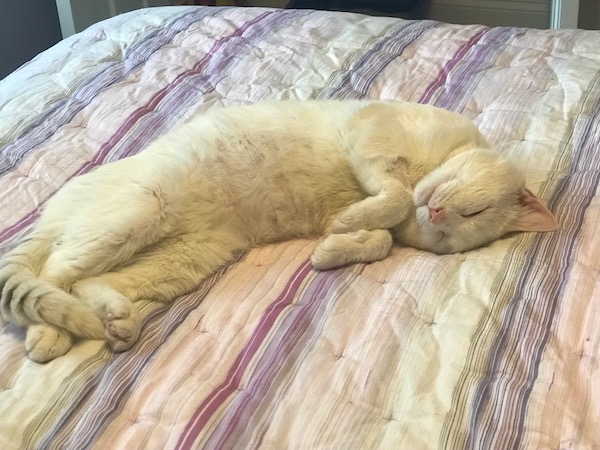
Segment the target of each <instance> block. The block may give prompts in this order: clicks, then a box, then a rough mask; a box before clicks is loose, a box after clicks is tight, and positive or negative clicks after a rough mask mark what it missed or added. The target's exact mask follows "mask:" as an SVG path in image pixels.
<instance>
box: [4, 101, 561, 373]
mask: <svg viewBox="0 0 600 450" xmlns="http://www.w3.org/2000/svg"><path fill="white" fill-rule="evenodd" d="M524 184H525V183H524V178H523V175H522V174H521V172H520V171H519V170H517V169H516V168H515V167H514V166H513V165H512V164H511V163H510V162H508V161H507V160H506V159H505V158H503V157H501V156H500V155H499V154H498V153H495V152H494V151H492V150H489V149H488V145H487V143H486V141H485V139H484V138H483V137H482V136H481V134H480V133H479V131H478V130H477V128H476V127H475V126H474V125H473V124H472V123H471V122H470V121H469V120H467V119H465V118H463V117H461V116H459V115H456V114H452V113H450V112H447V111H444V110H441V109H437V108H433V107H430V106H422V105H416V104H408V103H395V102H334V101H330V102H325V101H323V102H318V101H315V102H272V103H264V104H257V105H253V106H242V107H233V108H224V109H215V110H212V111H211V112H209V113H206V114H204V115H200V116H198V117H196V118H194V119H192V120H191V121H190V122H189V123H187V124H184V125H182V126H180V127H178V128H177V129H175V130H173V131H172V132H170V133H168V134H166V135H165V136H163V137H161V138H159V139H158V140H156V141H155V142H154V143H152V144H151V145H150V146H149V147H148V148H147V149H146V150H144V151H143V152H142V153H140V154H138V155H136V156H133V157H130V158H127V159H125V160H121V161H117V162H114V163H111V164H107V165H105V166H103V167H100V168H98V169H97V170H96V171H94V172H92V173H89V174H86V175H83V176H80V177H77V178H75V179H73V180H71V181H70V182H68V183H67V184H66V185H65V186H64V187H63V188H62V189H61V190H60V191H59V192H58V193H57V194H56V195H55V196H54V197H53V198H51V199H50V200H49V201H48V203H47V205H46V207H45V209H44V211H43V214H42V215H41V217H40V219H39V221H38V223H37V224H36V226H35V228H34V230H33V231H32V232H31V234H30V236H29V237H28V238H27V239H26V240H25V241H24V242H22V243H21V244H20V245H19V246H18V247H16V248H15V249H14V250H13V251H11V252H10V253H9V254H7V255H6V257H5V258H4V260H3V263H2V265H1V267H2V269H0V289H1V295H2V297H1V303H0V308H1V313H2V316H3V317H4V319H5V320H8V321H12V322H15V323H18V324H21V325H23V326H26V327H27V339H26V347H27V350H28V352H29V356H30V357H31V358H32V359H34V360H37V361H47V360H50V359H53V358H55V357H56V356H60V355H62V354H64V353H65V352H66V351H67V350H68V349H69V348H70V347H71V345H72V336H73V335H75V336H81V337H86V338H93V339H103V338H106V339H107V340H108V342H109V344H110V346H111V347H112V348H113V349H114V350H116V351H123V350H126V349H128V348H130V347H131V346H132V345H133V343H134V342H135V341H136V339H137V338H138V335H139V331H140V319H139V316H138V312H137V310H136V308H135V306H134V305H133V302H135V301H137V300H139V299H143V298H150V299H155V300H157V301H170V300H173V299H174V298H176V297H177V296H179V295H181V294H184V293H186V292H188V291H190V290H192V289H193V288H194V286H196V285H197V284H198V283H199V282H200V281H201V280H203V279H204V278H206V277H207V276H208V275H210V274H211V273H213V272H214V271H215V270H216V269H218V268H219V267H221V266H223V265H225V264H227V263H228V262H230V261H231V260H232V259H233V258H234V257H235V255H236V254H239V253H240V252H243V251H245V250H247V249H249V248H251V247H255V246H259V245H263V244H266V243H269V242H275V241H281V240H285V239H290V238H296V237H317V236H324V237H325V238H324V239H323V240H322V241H321V242H320V243H319V245H318V246H317V248H316V250H315V252H314V254H313V257H312V262H313V264H314V266H315V267H317V268H329V267H336V266H341V265H344V264H347V263H351V262H358V261H374V260H379V259H382V258H384V257H385V256H386V255H387V254H388V252H389V250H390V248H391V246H392V236H393V237H394V238H395V240H396V241H398V242H399V243H400V244H403V245H409V246H414V247H417V248H421V249H426V250H430V251H433V252H436V253H451V252H461V251H464V250H467V249H471V248H474V247H477V246H480V245H483V244H486V243H488V242H490V241H492V240H494V239H496V238H498V237H500V236H502V235H504V234H505V233H507V232H511V231H516V230H533V231H547V230H552V229H555V228H556V221H555V219H554V217H553V216H552V214H551V213H550V212H549V211H548V210H547V209H545V208H544V207H543V206H542V205H541V204H540V203H539V201H537V200H536V199H535V197H533V195H532V194H531V193H530V192H529V191H528V190H527V189H526V188H525V186H524Z"/></svg>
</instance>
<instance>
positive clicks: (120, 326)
mask: <svg viewBox="0 0 600 450" xmlns="http://www.w3.org/2000/svg"><path fill="white" fill-rule="evenodd" d="M105 323H106V332H105V336H106V340H107V341H108V345H110V348H112V349H113V351H115V352H124V351H126V350H129V349H130V348H131V347H133V345H134V344H135V343H136V342H137V340H138V338H139V336H140V330H141V321H140V318H139V313H138V311H137V308H136V307H135V305H133V304H132V303H130V302H129V301H128V300H127V303H123V304H121V305H118V306H112V307H111V308H110V309H109V311H108V313H107V314H106V318H105Z"/></svg>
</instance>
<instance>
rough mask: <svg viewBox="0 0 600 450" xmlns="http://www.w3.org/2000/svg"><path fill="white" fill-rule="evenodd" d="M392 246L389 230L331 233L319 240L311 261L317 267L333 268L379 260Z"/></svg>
mask: <svg viewBox="0 0 600 450" xmlns="http://www.w3.org/2000/svg"><path fill="white" fill-rule="evenodd" d="M391 248H392V236H391V234H390V232H389V231H388V230H370V231H368V230H359V231H356V232H351V233H341V234H330V235H329V236H327V237H326V238H325V239H324V240H322V241H321V242H319V244H318V245H317V247H316V248H315V251H314V252H313V254H312V257H311V262H312V264H313V267H315V268H316V269H332V268H335V267H341V266H344V265H346V264H351V263H357V262H372V261H379V260H382V259H384V258H385V257H386V256H387V255H388V254H389V252H390V249H391Z"/></svg>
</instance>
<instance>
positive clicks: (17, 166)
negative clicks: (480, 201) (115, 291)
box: [0, 7, 600, 450]
mask: <svg viewBox="0 0 600 450" xmlns="http://www.w3.org/2000/svg"><path fill="white" fill-rule="evenodd" d="M290 98H292V99H309V98H336V99H346V98H382V99H399V100H409V101H416V102H423V103H430V104H434V105H437V106H441V107H444V108H448V109H450V110H453V111H455V112H459V113H461V114H464V115H466V116H467V117H469V118H471V119H472V120H474V121H475V122H476V123H477V124H478V125H479V126H480V128H481V130H482V132H483V133H484V134H485V136H486V137H487V138H488V140H489V141H490V142H491V143H492V144H493V145H494V146H495V147H497V148H498V149H499V150H500V151H501V152H503V153H505V154H506V155H508V156H509V157H510V158H511V159H513V160H514V161H516V162H517V164H519V165H520V166H521V167H522V168H523V169H524V170H525V172H526V174H527V178H528V185H529V186H530V187H531V188H532V190H534V191H535V192H536V193H537V194H538V196H539V197H540V198H542V199H543V201H544V202H545V203H546V204H548V205H549V207H550V209H552V211H553V212H554V213H555V214H556V216H557V217H558V220H559V222H560V224H561V229H560V231H558V232H555V233H548V234H519V235H515V236H511V237H508V238H505V239H502V240H500V241H497V242H495V243H493V244H491V245H489V246H487V247H485V248H482V249H479V250H475V251H472V252H468V253H465V254H458V255H448V256H437V255H433V254H429V253H426V252H423V251H417V250H414V249H408V248H395V249H394V250H393V253H392V255H391V256H390V258H388V259H386V260H384V261H381V262H377V263H373V264H357V265H353V266H349V267H346V268H342V269H339V270H332V271H323V272H317V271H314V270H313V269H312V268H311V265H310V263H309V260H308V258H309V256H310V254H311V251H312V250H313V248H314V246H315V242H313V241H309V240H296V241H292V242H286V243H281V244H277V245H271V246H268V247H264V248H260V249H256V250H253V251H251V252H249V253H248V254H246V255H244V256H243V257H241V258H240V259H239V260H238V261H237V262H236V263H235V264H233V265H232V266H231V267H228V268H226V269H224V270H223V271H222V272H221V273H218V274H216V275H215V276H214V277H212V278H211V279H209V280H207V281H206V282H205V283H203V284H202V285H200V286H199V287H198V289H197V290H196V291H195V292H193V293H191V294H189V295H186V296H184V297H182V298H180V299H178V300H177V301H176V302H175V303H174V304H173V305H172V306H171V307H168V308H167V307H165V306H163V305H158V304H154V303H150V302H148V303H144V304H141V305H140V308H141V309H142V311H143V312H144V315H145V317H146V319H145V321H144V326H143V330H142V335H141V339H140V341H139V342H138V344H137V345H136V346H135V347H134V348H133V349H132V350H131V351H129V352H126V353H123V354H113V353H111V352H110V351H109V350H108V348H107V347H106V345H105V344H104V343H103V342H98V341H85V342H79V343H77V344H76V346H75V347H74V349H73V350H72V351H71V352H69V353H68V354H67V355H65V356H64V357H61V358H58V359H56V360H54V361H52V362H50V363H48V364H45V365H41V364H37V363H33V362H32V361H30V360H28V359H27V358H26V356H25V349H24V332H23V330H22V329H20V328H18V327H16V326H14V325H10V324H0V418H1V419H0V448H2V449H3V450H11V449H25V448H26V449H78V450H79V449H88V448H97V449H127V450H133V449H189V448H207V449H250V448H260V449H273V450H279V449H288V448H289V449H343V450H350V449H374V448H378V449H410V450H416V449H436V448H440V449H461V448H472V449H482V450H484V449H485V450H487V449H500V448H501V449H582V450H583V449H585V450H587V449H598V448H600V426H599V424H600V331H599V330H600V278H599V270H600V217H599V216H600V194H599V193H598V185H599V181H600V150H599V148H600V32H589V31H582V30H578V31H574V30H571V31H565V30H562V31H559V30H552V31H540V30H530V29H518V28H486V27H482V26H456V25H448V24H443V23H438V22H433V21H404V20H401V19H392V18H382V17H379V18H376V17H367V16H363V15H355V14H347V13H331V12H314V11H294V10H269V9H260V8H216V7H172V8H156V9H147V10H141V11H136V12H133V13H129V14H125V15H122V16H118V17H115V18H112V19H110V20H108V21H105V22H101V23H99V24H96V25H94V26H92V27H91V28H89V29H87V30H86V31H84V32H83V33H80V34H77V35H75V36H72V37H70V38H68V39H66V40H64V41H62V42H60V43H59V44H58V45H56V46H55V47H53V48H51V49H50V50H48V51H46V52H44V53H42V54H40V55H39V56H38V57H36V58H35V59H34V60H32V61H31V62H29V63H28V64H26V65H25V66H23V67H22V68H20V69H19V70H17V71H16V72H15V73H13V74H11V75H10V76H8V77H7V78H6V79H4V80H3V81H1V82H0V255H2V254H4V253H5V252H6V251H8V250H9V249H10V248H12V247H13V246H14V245H15V244H16V242H17V241H18V240H19V239H20V238H21V237H22V236H23V235H25V234H26V233H27V232H28V230H29V229H30V227H31V225H32V223H34V222H35V220H36V218H37V217H38V214H39V211H40V208H41V207H43V205H44V203H45V201H46V200H47V199H48V198H49V197H50V196H51V195H52V194H53V193H54V192H55V191H56V190H57V189H58V188H59V187H60V186H61V185H63V184H64V183H65V182H66V181H67V180H68V179H69V178H71V177H73V176H76V175H78V174H81V173H84V172H88V171H90V170H93V169H94V167H96V166H98V165H101V164H104V163H106V162H109V161H113V160H116V159H119V158H123V157H126V156H128V155H132V154H135V153H136V152H139V151H141V150H142V149H143V148H144V146H145V145H146V144H148V142H150V141H151V140H152V139H154V138H155V137H156V136H158V135H160V134H162V133H164V132H165V131H167V130H169V129H171V128H172V127H173V126H175V125H176V124H177V123H180V122H182V121H185V120H186V119H187V118H189V117H190V116H191V115H193V114H197V113H200V112H202V111H204V110H206V109H208V108H211V107H213V106H216V105H229V104H239V103H251V102H255V101H258V100H261V99H290ZM248 120H252V118H251V117H249V118H248ZM73 214H77V211H73Z"/></svg>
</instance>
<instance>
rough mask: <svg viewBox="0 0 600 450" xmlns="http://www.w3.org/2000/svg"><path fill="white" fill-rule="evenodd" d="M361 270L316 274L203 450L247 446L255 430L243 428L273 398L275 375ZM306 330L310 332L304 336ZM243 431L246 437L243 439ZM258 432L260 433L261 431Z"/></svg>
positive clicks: (294, 361) (310, 339)
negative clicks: (347, 282) (341, 285)
mask: <svg viewBox="0 0 600 450" xmlns="http://www.w3.org/2000/svg"><path fill="white" fill-rule="evenodd" d="M356 268H358V269H359V271H358V272H357V271H356V270H355V269H356ZM362 268H364V265H359V266H354V267H353V268H352V269H342V270H341V271H333V270H331V271H325V272H318V273H317V275H316V276H315V278H314V279H313V280H312V281H311V282H310V284H309V285H308V286H307V287H306V288H305V290H304V292H303V293H302V295H301V296H300V298H299V299H298V301H297V302H295V303H294V309H293V310H292V312H291V313H290V314H289V315H287V316H286V317H285V319H284V320H283V321H282V322H281V325H280V326H279V329H278V330H277V332H276V333H274V335H273V336H272V338H271V339H270V340H269V342H268V343H267V344H266V345H265V349H264V351H263V352H262V356H261V358H260V361H258V363H256V364H254V366H255V367H256V368H257V369H256V370H255V371H254V372H253V373H252V374H251V375H250V377H248V376H246V377H245V378H249V379H248V383H247V386H246V388H245V389H244V390H243V391H241V392H238V393H237V394H236V397H235V399H234V401H233V402H232V403H231V404H230V405H229V406H228V411H227V413H226V414H225V416H224V417H223V418H222V419H220V420H219V424H218V426H217V428H216V429H215V430H214V432H213V434H212V435H211V436H210V438H209V439H208V441H207V442H206V447H207V448H242V447H246V446H247V445H248V444H249V441H250V439H251V436H252V435H254V434H255V433H256V432H257V431H258V430H257V429H256V428H254V427H252V429H250V430H248V427H247V425H248V424H249V423H251V422H252V417H253V415H254V414H255V413H256V412H257V410H258V409H259V408H260V407H261V405H262V404H263V403H264V402H265V399H266V401H268V399H271V398H273V396H274V395H273V394H271V395H269V393H270V392H273V391H276V390H277V389H278V388H279V387H280V386H279V384H277V383H274V380H275V379H276V377H277V375H278V374H279V373H281V372H282V371H283V372H284V373H289V372H290V370H291V369H290V366H298V365H299V364H301V360H300V359H301V355H302V354H305V353H306V350H307V349H310V348H312V347H313V346H314V344H315V343H316V341H317V340H318V338H319V336H320V330H321V329H322V326H323V324H324V323H325V321H326V320H327V315H328V314H327V311H328V310H330V309H331V308H332V307H333V305H334V304H335V303H336V301H337V298H338V296H336V295H333V294H332V292H333V291H336V290H337V289H338V287H339V286H340V284H342V283H344V282H345V280H346V279H347V278H350V279H354V277H355V276H356V275H357V274H358V273H360V271H361V270H362ZM308 330H310V333H307V331H308ZM238 391H239V389H238ZM245 431H248V433H249V436H245V433H244V432H245ZM262 431H263V433H262V434H264V431H265V430H262ZM262 434H261V436H262ZM258 441H260V437H259V438H258Z"/></svg>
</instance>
